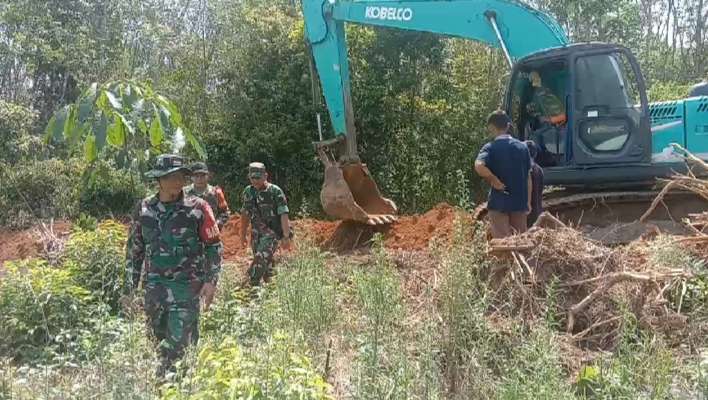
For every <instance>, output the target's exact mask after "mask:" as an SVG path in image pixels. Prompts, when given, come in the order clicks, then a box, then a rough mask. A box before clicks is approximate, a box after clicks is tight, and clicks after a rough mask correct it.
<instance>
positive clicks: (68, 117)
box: [64, 104, 76, 143]
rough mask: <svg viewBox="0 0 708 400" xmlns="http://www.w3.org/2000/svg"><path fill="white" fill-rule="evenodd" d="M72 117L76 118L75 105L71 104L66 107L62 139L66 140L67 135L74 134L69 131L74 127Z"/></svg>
mask: <svg viewBox="0 0 708 400" xmlns="http://www.w3.org/2000/svg"><path fill="white" fill-rule="evenodd" d="M74 117H76V105H75V104H71V105H69V106H68V107H67V114H66V120H65V121H64V138H65V139H68V138H69V135H70V134H71V133H73V132H74V130H72V129H71V128H72V127H73V126H74V121H73V120H74ZM74 143H75V142H74Z"/></svg>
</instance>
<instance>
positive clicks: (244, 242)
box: [241, 235, 248, 247]
mask: <svg viewBox="0 0 708 400" xmlns="http://www.w3.org/2000/svg"><path fill="white" fill-rule="evenodd" d="M241 246H243V247H248V238H247V237H246V235H243V236H241Z"/></svg>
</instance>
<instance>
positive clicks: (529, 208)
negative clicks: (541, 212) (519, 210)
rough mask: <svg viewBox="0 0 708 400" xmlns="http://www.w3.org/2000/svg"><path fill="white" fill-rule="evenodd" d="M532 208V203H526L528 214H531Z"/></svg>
mask: <svg viewBox="0 0 708 400" xmlns="http://www.w3.org/2000/svg"><path fill="white" fill-rule="evenodd" d="M531 210H533V207H531V203H529V204H527V205H526V215H529V214H531Z"/></svg>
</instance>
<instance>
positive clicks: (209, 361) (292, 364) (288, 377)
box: [162, 333, 331, 400]
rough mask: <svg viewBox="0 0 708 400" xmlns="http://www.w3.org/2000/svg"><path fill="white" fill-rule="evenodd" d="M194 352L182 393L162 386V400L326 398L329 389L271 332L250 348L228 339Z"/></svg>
mask: <svg viewBox="0 0 708 400" xmlns="http://www.w3.org/2000/svg"><path fill="white" fill-rule="evenodd" d="M200 347H201V351H200V352H199V356H198V360H197V363H196V366H195V367H194V369H195V372H194V375H193V376H191V377H189V378H186V379H185V380H183V383H182V387H183V388H184V392H182V389H181V388H180V387H178V386H176V385H172V386H168V388H167V389H166V390H165V392H164V394H163V397H162V398H163V399H165V400H171V399H254V400H256V399H303V400H304V399H331V397H329V396H327V395H326V394H325V390H326V389H327V388H328V387H329V385H328V384H327V383H326V382H325V381H324V380H323V379H322V377H320V376H319V375H317V374H315V372H314V371H313V369H312V365H311V364H310V361H309V360H308V359H307V357H305V356H303V355H302V354H303V352H302V349H300V348H298V346H296V345H295V344H294V343H293V341H292V340H291V339H290V337H289V336H287V335H284V334H279V333H276V334H275V335H273V336H272V337H269V338H268V339H267V340H265V341H264V342H261V344H259V345H258V346H256V347H254V348H242V347H240V346H239V345H238V344H237V343H236V341H235V340H234V339H233V338H232V337H229V336H227V337H226V338H223V339H221V340H213V341H209V342H208V343H204V344H203V345H202V346H200ZM187 393H189V394H188V395H187Z"/></svg>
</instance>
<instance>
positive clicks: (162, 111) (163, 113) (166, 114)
mask: <svg viewBox="0 0 708 400" xmlns="http://www.w3.org/2000/svg"><path fill="white" fill-rule="evenodd" d="M158 110H159V112H158V114H159V118H160V126H161V127H162V130H163V131H164V132H165V133H167V132H170V131H171V130H170V110H168V109H167V107H165V106H162V105H160V106H158Z"/></svg>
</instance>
